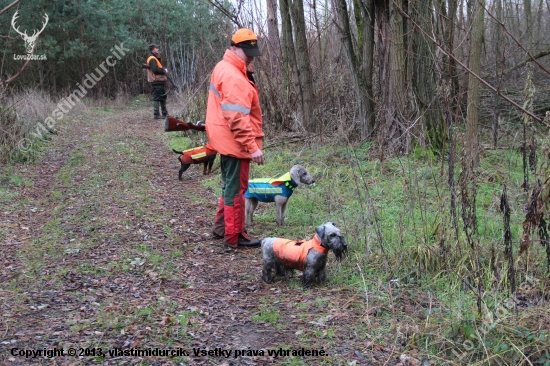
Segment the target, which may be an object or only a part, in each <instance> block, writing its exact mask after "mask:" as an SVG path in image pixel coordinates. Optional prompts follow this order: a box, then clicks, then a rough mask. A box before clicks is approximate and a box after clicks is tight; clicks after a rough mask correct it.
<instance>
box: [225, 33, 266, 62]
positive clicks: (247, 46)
mask: <svg viewBox="0 0 550 366" xmlns="http://www.w3.org/2000/svg"><path fill="white" fill-rule="evenodd" d="M231 45H232V46H237V47H240V48H242V50H243V51H244V53H245V55H247V56H250V57H255V56H261V55H262V53H261V52H260V48H259V47H258V37H257V36H256V34H255V33H254V32H252V31H251V30H250V29H246V28H241V29H239V30H238V31H236V32H235V34H233V37H231Z"/></svg>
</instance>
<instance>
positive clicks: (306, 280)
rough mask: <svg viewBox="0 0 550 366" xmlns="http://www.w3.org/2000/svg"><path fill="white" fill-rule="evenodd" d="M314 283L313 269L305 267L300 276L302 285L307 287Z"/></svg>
mask: <svg viewBox="0 0 550 366" xmlns="http://www.w3.org/2000/svg"><path fill="white" fill-rule="evenodd" d="M314 281H315V269H313V268H311V267H305V268H304V272H303V274H302V285H303V286H304V287H309V286H311V284H313V282H314Z"/></svg>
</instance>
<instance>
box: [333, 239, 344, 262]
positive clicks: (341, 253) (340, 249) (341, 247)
mask: <svg viewBox="0 0 550 366" xmlns="http://www.w3.org/2000/svg"><path fill="white" fill-rule="evenodd" d="M332 251H333V252H334V255H335V256H336V259H337V260H341V259H342V257H344V256H345V255H346V254H347V252H348V245H347V244H346V242H345V241H344V239H342V242H341V243H340V245H338V247H336V248H334V249H333V250H332Z"/></svg>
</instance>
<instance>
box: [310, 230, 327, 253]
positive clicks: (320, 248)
mask: <svg viewBox="0 0 550 366" xmlns="http://www.w3.org/2000/svg"><path fill="white" fill-rule="evenodd" d="M312 240H313V249H315V250H316V251H318V252H319V253H321V254H327V253H328V248H325V247H324V246H322V245H321V239H319V237H318V236H317V234H315V235H313V239H312Z"/></svg>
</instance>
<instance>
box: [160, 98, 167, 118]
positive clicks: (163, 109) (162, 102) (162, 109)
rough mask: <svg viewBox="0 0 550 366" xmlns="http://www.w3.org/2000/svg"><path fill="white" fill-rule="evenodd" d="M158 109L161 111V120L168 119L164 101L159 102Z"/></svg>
mask: <svg viewBox="0 0 550 366" xmlns="http://www.w3.org/2000/svg"><path fill="white" fill-rule="evenodd" d="M160 109H161V111H162V118H166V117H168V110H167V109H166V102H165V101H161V102H160Z"/></svg>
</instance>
